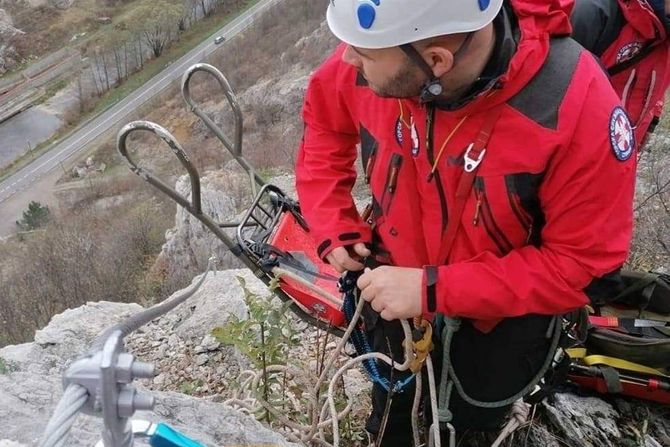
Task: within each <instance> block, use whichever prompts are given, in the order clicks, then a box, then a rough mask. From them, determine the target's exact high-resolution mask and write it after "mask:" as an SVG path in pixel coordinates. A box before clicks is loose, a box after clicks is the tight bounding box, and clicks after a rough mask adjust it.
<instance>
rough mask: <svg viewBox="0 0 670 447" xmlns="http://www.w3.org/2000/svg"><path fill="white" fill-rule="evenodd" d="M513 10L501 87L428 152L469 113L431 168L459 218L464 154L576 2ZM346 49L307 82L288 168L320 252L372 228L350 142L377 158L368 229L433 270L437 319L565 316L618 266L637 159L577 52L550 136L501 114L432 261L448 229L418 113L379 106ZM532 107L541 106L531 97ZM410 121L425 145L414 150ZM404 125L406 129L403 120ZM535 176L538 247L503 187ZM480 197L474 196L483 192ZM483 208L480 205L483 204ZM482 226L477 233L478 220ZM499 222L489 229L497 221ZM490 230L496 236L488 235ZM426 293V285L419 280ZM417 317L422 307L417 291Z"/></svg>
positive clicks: (405, 106)
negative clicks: (510, 52) (616, 146)
mask: <svg viewBox="0 0 670 447" xmlns="http://www.w3.org/2000/svg"><path fill="white" fill-rule="evenodd" d="M537 3H538V2H532V1H527V2H525V1H519V0H517V1H513V2H512V4H513V6H514V7H515V12H516V13H517V15H518V17H519V24H520V26H521V28H522V40H521V42H520V44H519V46H518V49H517V52H516V54H515V56H514V58H513V59H512V61H511V62H510V65H509V69H508V72H507V73H506V74H505V75H504V76H503V78H501V81H502V83H503V84H502V85H503V86H502V88H501V89H500V90H497V91H496V93H495V94H494V95H492V96H488V95H481V96H480V97H478V98H476V99H474V100H473V101H471V102H470V103H469V104H467V105H466V106H464V107H463V108H461V109H459V110H457V111H454V112H446V111H443V110H437V111H436V116H435V131H434V137H435V138H434V141H435V143H434V152H435V155H437V153H438V151H439V149H440V147H441V146H442V144H443V142H444V141H445V140H446V138H447V136H448V135H449V134H450V133H451V131H452V130H453V129H454V127H455V126H457V125H458V123H459V122H460V121H461V119H462V118H463V117H467V118H466V120H465V122H464V123H463V125H462V126H461V127H460V129H459V130H458V131H457V132H456V133H455V134H454V136H453V137H452V139H451V140H450V141H449V143H448V144H447V145H446V148H445V150H444V153H443V154H442V156H441V158H440V160H439V163H438V165H437V166H438V172H439V181H440V186H441V187H442V188H443V190H444V196H445V198H446V202H447V210H451V209H453V206H454V196H455V193H456V187H457V184H458V179H459V177H460V173H461V172H462V156H463V153H464V152H465V149H466V148H467V146H468V145H469V144H470V143H472V141H473V140H474V139H475V138H476V136H477V134H478V132H479V131H480V129H481V127H482V125H483V123H484V120H485V116H486V114H487V113H488V111H490V109H491V108H493V107H495V106H496V105H499V104H501V103H504V102H507V101H508V100H509V99H510V98H512V97H513V96H514V95H516V94H517V93H519V92H520V91H521V90H522V89H523V88H524V87H525V86H526V85H527V84H528V83H529V82H530V81H531V80H532V78H533V77H534V75H535V74H536V73H537V71H538V70H539V69H540V68H541V66H542V65H543V63H544V62H545V59H546V57H547V54H548V50H549V38H550V36H551V35H555V34H560V35H563V34H565V33H566V32H569V24H568V17H569V14H568V12H569V11H568V10H569V7H571V5H572V2H560V1H553V2H549V3H551V4H552V5H554V6H562V7H563V6H565V7H567V10H560V9H552V10H551V11H550V13H549V14H546V13H547V11H546V5H545V6H544V7H543V8H544V9H543V8H541V7H539V6H538V5H537ZM343 48H344V47H340V48H338V50H337V51H336V52H335V54H334V55H333V56H332V57H331V58H330V59H329V60H328V61H327V62H326V63H325V64H324V65H323V66H322V67H321V68H320V69H319V70H318V71H317V72H316V73H315V75H314V76H313V78H312V80H311V82H310V85H309V88H308V92H307V99H306V102H305V108H304V119H305V137H304V140H303V143H302V145H301V147H300V151H299V157H298V161H297V165H296V184H297V189H298V194H299V197H300V202H301V208H302V211H303V213H304V215H305V218H306V219H307V221H308V223H309V225H310V227H311V228H312V234H313V236H314V237H315V239H316V242H317V244H320V243H322V242H323V241H324V240H326V239H328V240H331V241H332V243H333V246H337V245H344V244H345V243H340V242H337V239H338V236H339V235H340V234H342V233H343V232H350V231H359V232H361V234H363V235H364V236H363V237H362V238H361V240H365V241H370V237H371V233H370V231H364V228H365V227H366V224H365V223H364V222H362V220H361V219H360V217H359V216H358V214H357V213H356V212H355V209H354V207H353V204H352V200H351V196H350V189H351V185H352V183H353V180H354V169H353V167H352V165H353V162H354V159H355V157H356V150H355V145H356V143H357V142H358V141H359V137H358V133H359V132H360V128H361V127H364V128H365V129H366V131H367V132H369V133H370V134H371V135H373V136H374V138H375V141H376V147H377V153H376V157H375V159H374V166H373V167H372V175H371V177H370V189H371V192H372V195H373V196H374V198H375V200H376V202H377V203H378V204H379V206H378V209H377V212H376V213H374V216H373V219H374V221H375V232H376V234H377V235H378V236H379V238H380V239H381V242H382V244H383V248H384V249H386V250H387V251H388V252H389V253H390V255H391V260H392V262H393V264H394V265H397V266H405V267H418V268H421V267H423V266H426V265H438V266H439V267H438V280H437V285H436V291H437V293H436V301H437V309H436V310H437V311H438V312H441V313H444V314H446V315H448V316H459V317H467V318H472V319H475V320H479V321H478V322H477V325H478V327H479V328H480V329H481V330H488V329H491V328H492V327H493V326H494V325H495V324H496V323H497V321H499V320H500V319H501V318H505V317H512V316H518V315H524V314H531V313H535V314H549V315H554V314H560V313H564V312H566V311H569V310H573V309H576V308H579V307H581V306H583V305H584V304H585V303H587V301H588V299H587V297H586V296H585V294H584V292H583V289H584V287H585V286H587V285H588V284H589V283H590V282H591V281H592V279H593V278H594V277H599V276H602V275H604V274H606V273H609V272H611V271H613V270H615V269H616V268H618V267H620V266H621V265H622V264H623V262H624V260H625V259H626V256H627V251H628V248H629V240H630V234H631V229H632V196H633V190H634V176H635V156H634V155H633V156H632V157H630V158H629V159H628V160H627V161H620V160H618V159H617V158H616V157H615V155H614V152H613V150H612V145H611V143H610V130H609V126H610V122H611V119H610V117H611V115H612V113H613V110H614V109H615V108H616V107H617V106H618V105H619V100H618V98H617V95H616V93H615V92H614V91H613V90H612V88H611V86H610V84H609V82H608V80H607V78H606V76H605V75H604V74H603V73H602V70H601V68H600V67H599V66H598V64H597V62H596V61H595V60H594V59H593V58H592V57H591V56H590V55H589V54H588V53H586V52H584V53H583V54H582V55H581V57H580V59H579V62H578V65H577V67H576V70H575V72H574V74H573V77H572V81H571V83H570V85H569V86H568V89H567V92H566V93H565V96H564V98H563V101H562V102H561V105H560V108H559V110H558V121H557V123H558V124H557V128H556V129H552V128H548V127H543V126H542V125H540V124H538V123H536V122H534V121H533V120H531V119H530V118H529V117H527V116H525V115H523V114H521V113H520V112H519V111H518V110H517V109H515V108H513V107H511V106H509V105H508V104H505V105H504V106H503V110H502V113H501V116H500V118H499V120H498V122H497V124H496V126H495V127H494V129H493V132H492V135H491V138H490V140H489V144H488V147H487V153H486V155H485V158H484V160H483V162H482V164H481V165H480V168H479V171H478V172H477V177H478V182H479V184H480V185H482V184H483V185H484V186H483V188H479V189H478V186H477V185H478V183H477V181H476V182H475V188H473V191H472V193H471V195H470V197H469V198H468V202H467V204H466V207H465V211H464V213H463V216H462V219H461V228H460V230H459V233H458V235H457V236H456V239H455V242H454V246H453V249H452V251H451V255H450V257H449V260H448V262H446V263H445V260H442V259H438V257H439V253H438V252H439V248H440V243H441V239H442V237H443V231H444V230H445V226H446V221H445V219H443V211H442V209H443V207H442V205H441V203H442V202H441V198H440V194H439V192H438V189H437V183H438V178H437V177H436V178H433V179H432V181H427V178H428V177H429V172H430V170H431V163H430V161H429V159H428V157H427V153H426V152H427V151H426V146H425V142H426V139H425V137H426V108H425V107H424V106H422V105H420V104H418V103H417V102H416V101H414V100H403V101H402V102H399V101H398V100H396V99H384V98H379V97H377V96H376V95H375V94H374V93H373V92H372V91H371V90H370V89H368V88H367V87H364V86H356V77H357V76H356V75H357V74H356V71H355V69H354V68H353V67H351V66H349V65H347V64H345V63H343V62H342V61H341V59H340V57H341V53H342V51H343ZM533 100H542V99H541V98H533ZM410 116H411V117H412V118H413V122H414V123H415V125H416V134H417V135H418V136H419V141H420V145H419V151H418V153H416V154H415V153H413V151H412V149H413V146H414V145H413V144H412V132H411V131H410V130H409V129H408V128H407V126H405V125H404V124H403V121H404V122H405V123H407V124H409V123H410ZM401 118H402V120H401ZM399 159H400V160H401V162H400V169H399V173H398V174H397V184H396V185H395V188H389V187H388V186H389V178H390V177H392V176H390V175H389V172H390V170H391V165H393V164H394V163H395V166H397V165H398V160H399ZM525 174H528V175H531V176H533V175H537V176H539V175H543V178H542V181H541V183H540V186H539V189H538V191H537V196H538V198H539V200H540V203H541V210H542V212H543V214H544V216H545V218H546V224H545V225H544V227H543V229H542V232H541V239H542V243H541V245H540V246H539V247H535V246H532V245H530V244H529V240H530V239H531V237H532V236H533V235H532V234H529V229H530V227H531V226H532V225H531V224H532V222H529V220H530V219H531V217H530V216H529V215H528V210H527V209H525V208H524V207H523V206H520V205H519V203H520V202H519V197H518V195H517V194H516V193H515V192H514V191H513V190H512V189H510V187H509V185H508V181H509V179H510V177H514V176H516V175H525ZM480 189H481V191H480ZM478 203H479V205H478ZM475 221H476V223H475ZM492 222H493V224H492ZM491 229H494V230H496V232H495V234H494V236H492V235H491V233H492V232H491ZM424 283H425V275H424ZM423 289H424V297H423V299H424V311H425V312H426V313H428V310H427V308H426V304H425V303H426V297H425V287H423Z"/></svg>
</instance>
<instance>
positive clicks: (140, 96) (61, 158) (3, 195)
mask: <svg viewBox="0 0 670 447" xmlns="http://www.w3.org/2000/svg"><path fill="white" fill-rule="evenodd" d="M279 1H281V0H261V1H260V2H258V3H257V4H256V5H254V6H253V7H252V8H250V9H249V10H247V11H246V12H245V13H243V14H242V15H241V16H239V17H237V18H236V19H235V20H233V21H231V22H230V23H228V24H227V25H226V26H224V27H223V28H221V29H220V30H219V31H218V32H217V33H216V34H217V35H224V36H226V41H228V40H230V38H231V37H232V36H234V35H235V34H237V33H239V32H240V31H242V30H244V29H245V28H247V27H248V26H249V25H250V24H251V23H253V21H254V19H255V17H257V16H258V15H259V14H262V13H263V12H264V11H265V10H266V9H267V8H268V7H270V6H272V5H274V4H275V3H278V2H279ZM225 44H226V42H224V43H222V44H220V45H216V44H214V42H213V39H211V38H208V39H207V40H206V41H205V42H203V43H201V44H200V45H198V46H197V47H196V48H194V49H193V50H191V51H189V52H188V53H187V54H185V55H184V56H182V57H181V58H180V59H178V60H176V61H175V62H173V63H172V64H170V65H169V66H168V67H167V68H166V69H165V70H163V71H162V72H160V73H159V74H157V75H156V76H154V77H153V78H152V79H151V80H150V81H149V82H147V83H146V84H144V85H143V86H142V87H140V88H139V89H137V90H135V91H134V92H133V93H131V94H130V95H129V96H127V97H126V98H124V99H123V100H121V101H119V102H118V103H116V104H115V105H114V106H112V107H110V108H109V109H108V110H107V111H105V112H104V113H102V114H100V115H98V116H97V117H96V118H94V119H92V120H91V121H89V122H87V123H85V124H83V125H81V126H80V127H79V129H77V130H76V131H74V132H73V133H71V134H70V135H69V136H68V137H66V138H65V139H63V140H62V141H59V142H57V143H55V144H54V145H53V147H52V148H51V149H50V150H49V152H47V153H45V154H44V155H42V156H40V157H39V158H37V159H35V160H34V161H33V162H32V163H30V164H29V165H27V166H25V167H23V168H22V169H20V170H19V171H17V172H15V173H14V174H12V175H10V176H9V177H8V178H7V179H5V180H4V181H3V182H1V183H0V216H3V219H4V220H6V218H7V217H10V218H13V216H8V215H7V213H6V212H5V210H4V209H3V208H4V205H3V204H4V203H5V202H7V201H8V199H10V198H12V201H13V202H16V201H17V199H19V198H20V196H21V194H19V193H21V192H22V191H27V189H28V188H29V187H30V186H31V185H32V184H34V183H35V182H37V181H38V180H39V179H40V178H43V177H46V176H47V174H50V173H52V171H54V169H55V168H57V167H59V166H60V165H61V163H63V162H65V161H66V160H67V159H68V158H70V157H71V156H72V155H74V154H76V153H77V152H79V151H80V150H82V149H83V148H84V147H86V145H87V144H88V143H89V142H91V141H92V140H94V139H95V138H97V137H98V136H100V135H101V134H102V133H104V132H106V131H107V130H108V129H109V128H111V127H112V126H115V125H118V124H121V123H123V124H125V120H126V117H127V116H128V114H129V113H131V112H133V111H134V110H136V109H137V108H138V107H139V106H140V105H142V104H143V103H145V102H146V101H148V100H149V99H151V98H152V97H153V96H155V95H156V94H158V93H160V92H161V91H162V90H164V89H165V88H166V87H167V86H169V85H170V83H171V82H172V81H174V80H175V79H178V78H180V77H181V75H182V74H183V73H184V71H185V70H186V69H187V68H188V67H190V66H191V65H193V64H195V63H198V62H200V61H202V60H203V59H205V58H206V57H207V56H208V55H209V54H211V53H213V52H214V51H215V50H216V49H217V48H218V47H219V46H221V45H225ZM49 177H52V175H50V176H49ZM25 195H26V197H27V196H29V194H25ZM28 203H29V202H27V201H26V203H25V206H24V208H23V209H25V208H27V206H28Z"/></svg>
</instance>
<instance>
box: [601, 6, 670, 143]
mask: <svg viewBox="0 0 670 447" xmlns="http://www.w3.org/2000/svg"><path fill="white" fill-rule="evenodd" d="M619 7H620V8H621V11H622V13H623V15H624V17H625V19H626V24H625V25H624V27H623V29H622V30H621V32H620V33H619V36H618V37H617V39H616V41H615V42H614V43H613V44H612V45H610V47H609V48H608V49H607V50H605V52H604V53H603V55H602V56H601V60H602V62H603V64H604V65H605V67H607V68H610V67H613V66H615V65H616V64H617V63H619V62H621V61H623V60H625V59H626V58H627V57H628V56H631V55H633V54H635V53H636V52H637V51H639V49H641V48H642V47H644V46H647V45H655V47H654V50H653V51H652V52H651V53H650V54H648V55H647V56H645V57H644V58H643V59H642V60H640V61H639V62H637V63H635V64H633V65H632V66H631V67H628V68H627V69H626V70H623V71H622V72H620V73H617V74H615V75H614V76H612V85H613V86H614V88H615V90H616V91H617V93H619V96H620V97H621V98H622V101H623V105H624V107H625V108H626V110H627V112H628V115H629V116H630V118H631V121H632V122H633V124H634V125H636V129H635V136H636V138H637V139H638V141H639V142H642V141H644V137H645V136H646V133H647V129H648V128H649V125H650V124H651V122H652V120H653V118H654V116H656V117H660V116H661V111H662V108H663V100H664V96H665V92H666V90H667V89H668V85H669V84H670V41H669V40H668V36H667V35H666V32H665V28H664V27H663V25H662V24H661V21H660V20H659V18H658V17H656V15H655V14H654V12H653V11H652V10H651V8H650V7H649V6H648V5H647V4H646V2H643V1H631V0H619Z"/></svg>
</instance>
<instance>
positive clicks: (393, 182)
mask: <svg viewBox="0 0 670 447" xmlns="http://www.w3.org/2000/svg"><path fill="white" fill-rule="evenodd" d="M397 180H398V167H397V166H395V165H394V166H393V167H392V168H391V175H390V177H389V184H388V192H390V193H391V194H393V192H394V191H395V187H396V182H397Z"/></svg>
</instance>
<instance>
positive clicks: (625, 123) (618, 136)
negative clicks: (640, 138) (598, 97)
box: [610, 106, 635, 161]
mask: <svg viewBox="0 0 670 447" xmlns="http://www.w3.org/2000/svg"><path fill="white" fill-rule="evenodd" d="M610 143H611V144H612V150H613V151H614V156H615V157H616V158H617V160H619V161H626V160H628V159H629V158H630V156H631V155H632V154H633V149H634V148H635V134H634V133H633V127H632V126H631V125H630V120H629V119H628V115H626V112H624V110H623V109H622V108H621V107H619V106H617V107H615V108H614V111H613V112H612V116H611V117H610Z"/></svg>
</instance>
